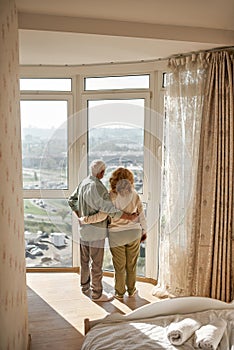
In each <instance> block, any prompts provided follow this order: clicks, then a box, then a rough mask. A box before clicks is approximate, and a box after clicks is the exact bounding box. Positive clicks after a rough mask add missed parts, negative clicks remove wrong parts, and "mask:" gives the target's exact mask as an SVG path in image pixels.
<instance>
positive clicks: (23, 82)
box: [20, 78, 71, 91]
mask: <svg viewBox="0 0 234 350" xmlns="http://www.w3.org/2000/svg"><path fill="white" fill-rule="evenodd" d="M20 90H21V91H30V90H31V91H71V79H57V78H56V79H41V78H33V79H26V78H22V79H20Z"/></svg>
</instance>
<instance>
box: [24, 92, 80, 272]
mask: <svg viewBox="0 0 234 350" xmlns="http://www.w3.org/2000/svg"><path fill="white" fill-rule="evenodd" d="M20 101H67V147H68V150H67V157H68V162H67V165H68V169H67V185H68V186H67V189H61V190H60V189H23V199H32V198H42V199H56V198H57V199H64V198H66V199H67V198H68V196H69V195H70V193H71V191H72V189H73V185H74V179H73V176H72V168H73V159H72V156H73V153H74V152H73V150H72V147H73V145H70V139H71V132H72V130H73V129H74V125H73V124H74V119H73V118H71V117H70V116H72V114H73V96H72V92H61V93H58V92H57V91H56V93H54V92H53V91H48V92H47V91H46V92H45V91H42V92H35V91H32V92H29V91H27V92H26V93H25V92H24V91H21V94H20ZM73 221H74V220H73V218H72V237H74V236H75V235H76V230H75V228H73V227H74V224H73ZM77 250H78V249H77V242H76V240H75V241H74V238H73V239H72V266H71V267H76V266H78V258H79V257H78V256H77ZM64 268H66V267H64ZM35 269H36V268H35ZM43 269H45V270H46V267H43ZM67 269H69V268H67Z"/></svg>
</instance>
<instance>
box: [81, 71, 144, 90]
mask: <svg viewBox="0 0 234 350" xmlns="http://www.w3.org/2000/svg"><path fill="white" fill-rule="evenodd" d="M84 83H85V84H84V86H85V88H84V89H85V90H86V91H89V90H121V89H122V90H123V89H149V74H145V75H126V76H118V77H117V76H116V77H94V78H92V77H91V78H85V79H84Z"/></svg>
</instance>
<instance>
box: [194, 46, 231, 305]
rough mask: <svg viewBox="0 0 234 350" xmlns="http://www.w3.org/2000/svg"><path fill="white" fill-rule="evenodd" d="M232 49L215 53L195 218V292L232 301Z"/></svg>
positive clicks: (207, 93) (209, 71) (203, 123)
mask: <svg viewBox="0 0 234 350" xmlns="http://www.w3.org/2000/svg"><path fill="white" fill-rule="evenodd" d="M233 84H234V70H233V52H228V51H222V52H214V53H212V54H211V56H210V62H209V69H208V75H207V83H206V93H205V100H204V111H203V119H202V126H201V144H200V155H199V164H198V185H197V196H196V212H195V216H194V227H193V232H194V237H195V240H194V245H195V247H196V249H195V252H194V266H195V271H194V276H193V294H195V295H201V296H207V297H212V298H216V299H220V300H223V301H227V302H229V301H231V300H232V299H233V291H234V288H233V258H234V244H233V242H234V241H233V238H234V236H233V235H234V233H233V204H234V203H233V197H234V194H233V149H234V143H233V133H234V127H233V118H234V113H233V105H234V97H233V94H234V90H233Z"/></svg>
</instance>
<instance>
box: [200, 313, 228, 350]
mask: <svg viewBox="0 0 234 350" xmlns="http://www.w3.org/2000/svg"><path fill="white" fill-rule="evenodd" d="M226 327H227V322H226V321H225V320H223V319H222V318H220V319H218V318H217V319H215V320H214V321H212V322H210V323H209V324H206V325H204V326H202V327H201V328H200V329H198V330H197V331H196V332H195V347H196V348H199V349H210V350H215V349H217V347H218V345H219V343H220V341H221V339H222V337H223V334H224V331H225V329H226Z"/></svg>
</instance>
